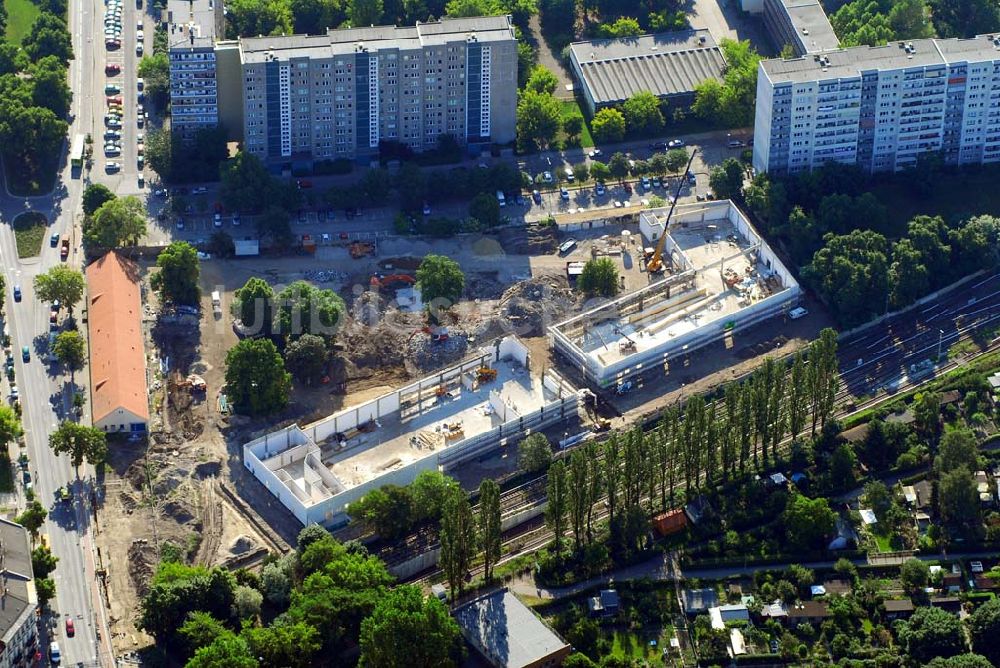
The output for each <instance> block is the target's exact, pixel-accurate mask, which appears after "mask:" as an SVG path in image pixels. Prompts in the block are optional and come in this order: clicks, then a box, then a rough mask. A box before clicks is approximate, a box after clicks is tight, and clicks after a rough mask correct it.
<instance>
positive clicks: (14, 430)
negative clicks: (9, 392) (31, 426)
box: [0, 405, 24, 447]
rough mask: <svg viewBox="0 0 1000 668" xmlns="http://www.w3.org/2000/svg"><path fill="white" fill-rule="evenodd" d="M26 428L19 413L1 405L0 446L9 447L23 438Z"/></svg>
mask: <svg viewBox="0 0 1000 668" xmlns="http://www.w3.org/2000/svg"><path fill="white" fill-rule="evenodd" d="M23 433H24V428H23V427H22V426H21V421H20V420H19V419H18V417H17V413H15V412H14V409H13V408H11V407H10V406H2V405H0V446H4V447H5V446H8V445H10V444H11V443H12V442H13V441H14V440H16V439H18V438H20V437H21V434H23Z"/></svg>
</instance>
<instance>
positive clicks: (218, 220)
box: [213, 212, 222, 227]
mask: <svg viewBox="0 0 1000 668" xmlns="http://www.w3.org/2000/svg"><path fill="white" fill-rule="evenodd" d="M213 222H214V224H215V226H216V227H222V214H221V213H218V212H216V213H215V215H214V217H213Z"/></svg>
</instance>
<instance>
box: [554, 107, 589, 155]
mask: <svg viewBox="0 0 1000 668" xmlns="http://www.w3.org/2000/svg"><path fill="white" fill-rule="evenodd" d="M560 104H561V105H562V117H563V118H569V117H570V116H583V118H584V121H583V131H582V132H580V147H581V148H591V147H592V146H593V145H594V138H593V137H591V136H590V126H589V125H588V124H587V120H586V119H587V117H586V116H585V115H584V113H583V110H582V109H580V105H579V104H577V102H576V100H563V101H562V102H561V103H560Z"/></svg>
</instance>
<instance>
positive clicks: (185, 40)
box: [166, 0, 223, 49]
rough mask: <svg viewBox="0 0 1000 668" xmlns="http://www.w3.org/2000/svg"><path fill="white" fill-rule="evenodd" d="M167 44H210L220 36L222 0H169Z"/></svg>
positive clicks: (200, 46)
mask: <svg viewBox="0 0 1000 668" xmlns="http://www.w3.org/2000/svg"><path fill="white" fill-rule="evenodd" d="M166 11H167V21H166V23H167V24H168V25H169V28H168V30H169V32H168V35H167V36H168V40H169V41H168V44H169V46H170V48H171V49H174V48H180V47H185V46H189V47H198V48H204V47H211V46H212V45H213V44H214V42H215V38H216V36H218V37H219V38H221V37H222V35H223V25H222V21H223V11H222V0H168V1H167V10H166Z"/></svg>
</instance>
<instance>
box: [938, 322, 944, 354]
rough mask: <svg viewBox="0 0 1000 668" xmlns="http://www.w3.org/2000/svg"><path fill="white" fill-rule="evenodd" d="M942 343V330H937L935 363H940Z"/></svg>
mask: <svg viewBox="0 0 1000 668" xmlns="http://www.w3.org/2000/svg"><path fill="white" fill-rule="evenodd" d="M943 341H944V330H943V329H939V330H938V351H937V361H939V362H940V361H941V343H942V342H943Z"/></svg>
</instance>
